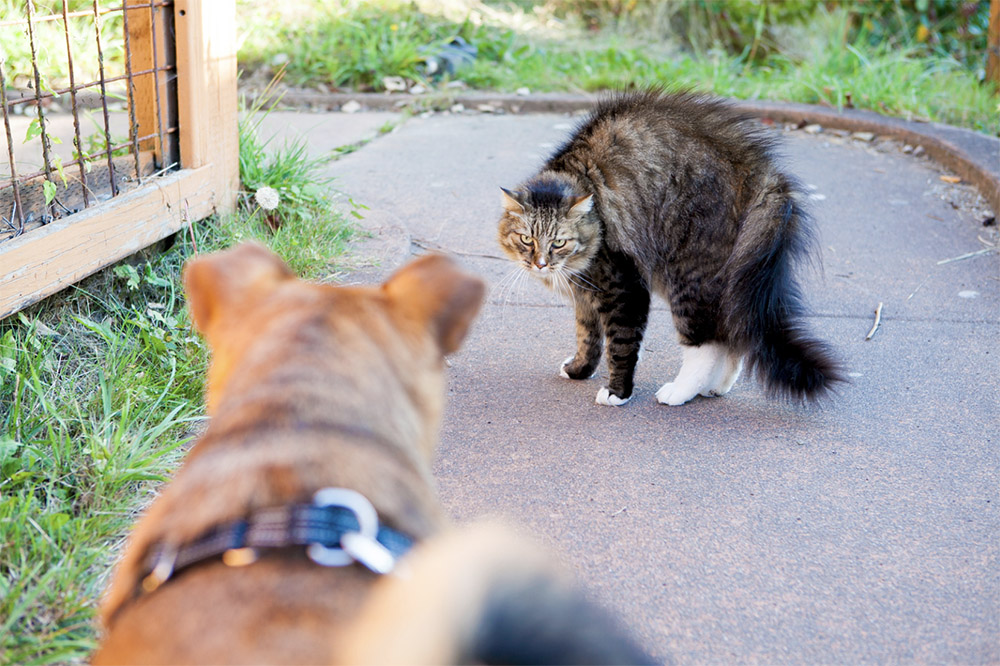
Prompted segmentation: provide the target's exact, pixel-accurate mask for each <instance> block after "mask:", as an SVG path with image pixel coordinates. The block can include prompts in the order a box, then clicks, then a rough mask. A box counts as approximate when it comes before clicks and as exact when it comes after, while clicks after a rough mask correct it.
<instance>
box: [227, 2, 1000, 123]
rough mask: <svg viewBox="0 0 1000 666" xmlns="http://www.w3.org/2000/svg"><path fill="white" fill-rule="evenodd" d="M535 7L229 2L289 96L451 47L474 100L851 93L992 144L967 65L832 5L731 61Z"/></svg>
mask: <svg viewBox="0 0 1000 666" xmlns="http://www.w3.org/2000/svg"><path fill="white" fill-rule="evenodd" d="M533 4H537V3H520V6H521V8H520V9H519V8H517V7H515V6H514V5H508V4H504V3H488V4H483V3H482V2H476V0H466V3H465V6H466V7H467V12H466V14H465V15H464V17H460V16H455V15H454V14H453V15H451V16H445V15H443V14H441V13H440V12H438V13H431V11H430V10H429V9H428V10H427V11H420V10H418V9H417V8H416V7H415V5H414V4H412V3H400V2H394V1H393V0H385V1H383V2H372V3H351V2H347V3H333V4H330V3H320V2H318V1H315V0H314V1H313V2H305V1H304V2H303V3H301V6H300V9H299V13H298V15H292V16H289V17H285V18H284V19H282V20H277V18H276V17H275V16H274V15H273V14H272V13H270V12H271V11H272V10H267V9H261V3H260V2H259V0H241V12H243V14H244V15H245V21H246V24H245V27H244V31H245V32H244V37H245V39H244V41H243V45H242V47H241V49H240V53H239V57H240V61H241V65H242V66H243V67H244V68H246V69H249V70H255V69H264V70H268V69H269V67H270V63H273V62H287V65H286V67H287V74H288V81H289V82H290V83H292V84H294V85H300V86H315V85H318V84H324V85H332V86H338V87H347V88H352V89H357V90H380V89H381V88H382V80H383V78H384V77H386V76H401V77H404V78H408V79H411V80H420V81H424V82H425V83H431V84H435V83H436V84H440V83H443V81H430V82H428V81H425V80H424V78H425V77H424V75H423V71H424V70H423V64H422V63H423V59H424V58H425V57H427V56H428V55H431V54H433V53H434V52H435V51H436V50H437V49H438V48H440V46H441V45H442V44H444V43H447V42H448V41H449V40H451V39H453V38H454V37H462V38H464V39H466V40H467V41H469V42H470V43H472V44H474V45H475V46H476V47H477V48H478V51H479V52H478V57H477V59H476V61H475V63H474V64H473V65H471V66H469V67H466V68H464V69H462V70H460V71H459V72H458V73H457V75H456V78H459V79H461V80H462V81H464V82H465V83H467V84H468V85H469V86H471V87H473V88H477V89H486V90H500V91H508V92H509V91H514V90H516V89H518V88H521V87H527V88H529V89H531V90H532V91H535V92H540V91H598V90H605V89H611V88H621V87H625V86H635V85H651V84H653V85H664V86H667V87H676V86H683V87H690V88H695V89H698V90H703V91H708V92H714V93H717V94H720V95H724V96H732V97H739V98H763V99H774V100H785V101H794V102H806V103H811V104H826V105H831V106H835V107H841V106H843V105H845V104H846V102H847V99H848V95H849V96H850V99H851V102H852V104H853V105H854V106H856V107H859V108H865V109H871V110H874V111H878V112H880V113H885V114H889V115H895V116H902V117H910V118H921V119H927V120H934V121H939V122H945V123H951V124H955V125H960V126H965V127H971V128H974V129H977V130H979V131H983V132H987V133H991V134H995V133H997V131H998V129H1000V125H998V122H1000V121H998V118H1000V114H998V97H997V95H996V93H995V91H994V90H993V88H992V87H991V86H989V85H982V84H980V82H979V79H978V77H977V72H976V71H975V68H972V67H970V66H968V65H966V64H964V63H963V62H962V61H959V60H957V59H956V58H954V57H952V56H950V55H948V54H947V53H944V52H942V51H941V50H936V51H935V50H929V49H928V48H926V46H925V45H923V44H921V43H918V42H917V41H916V39H915V38H914V39H910V40H908V41H907V40H906V39H905V38H903V37H899V36H897V37H895V38H894V39H892V40H883V41H882V42H878V43H874V44H873V43H872V42H873V40H872V38H871V33H870V32H866V31H857V30H854V29H852V25H853V23H851V21H852V20H853V15H852V14H851V13H850V12H849V11H848V10H847V9H845V8H843V7H842V8H840V9H836V8H835V9H832V10H827V9H825V8H824V7H823V6H817V7H816V8H815V10H814V11H813V12H812V13H811V14H810V15H809V18H808V20H807V21H800V22H798V23H792V24H790V25H788V26H783V28H784V29H783V30H782V31H781V35H782V39H781V42H782V44H781V45H780V47H779V46H778V45H776V44H775V43H773V42H774V39H771V40H769V41H768V43H767V48H764V47H763V46H762V47H761V48H759V49H755V48H754V47H753V46H752V44H753V42H754V40H753V37H752V35H751V37H750V38H749V39H748V40H747V45H746V46H745V47H744V48H743V50H742V51H740V52H739V53H733V52H731V51H726V50H724V49H722V48H707V49H697V48H692V47H691V46H690V45H686V46H685V47H684V48H682V45H679V44H677V43H670V42H668V41H665V40H663V39H659V40H657V39H653V38H652V37H651V36H650V35H651V33H650V31H648V30H647V31H641V32H637V31H636V30H635V26H634V25H633V24H632V23H629V22H628V21H626V20H625V18H623V17H619V18H618V19H617V20H616V21H608V22H607V23H608V24H609V27H606V28H605V29H603V30H601V31H599V32H582V31H581V30H580V29H578V28H574V26H573V23H572V22H566V21H562V22H559V21H554V20H553V19H549V20H547V21H542V20H535V19H534V18H533V17H534V16H535V15H534V14H532V13H530V12H529V11H527V10H528V9H530V7H531V6H532V5H533ZM581 4H584V3H581ZM598 4H599V3H598ZM620 4H621V3H620ZM661 4H662V3H661ZM744 4H752V3H746V2H745V3H744ZM423 6H425V7H430V5H429V4H428V3H426V2H425V3H424V5H423ZM637 6H638V5H637ZM643 6H646V5H643ZM782 6H784V5H782ZM661 13H662V12H661ZM667 18H669V17H667ZM651 20H652V19H651ZM663 20H666V19H663ZM751 23H752V21H751ZM663 29H666V28H663ZM635 34H642V35H644V37H643V38H642V39H635V38H634V37H632V35H635ZM706 34H708V33H706ZM775 39H776V38H775ZM751 54H754V57H753V58H751Z"/></svg>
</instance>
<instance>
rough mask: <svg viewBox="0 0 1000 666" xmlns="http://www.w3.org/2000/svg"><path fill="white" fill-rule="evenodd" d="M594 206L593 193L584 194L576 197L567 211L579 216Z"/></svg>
mask: <svg viewBox="0 0 1000 666" xmlns="http://www.w3.org/2000/svg"><path fill="white" fill-rule="evenodd" d="M593 207H594V195H593V194H585V195H583V196H582V197H577V198H576V201H574V202H573V205H572V206H570V207H569V212H570V214H571V215H579V216H580V217H582V216H584V215H586V214H587V213H589V212H590V209H591V208H593Z"/></svg>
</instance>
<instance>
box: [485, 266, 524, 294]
mask: <svg viewBox="0 0 1000 666" xmlns="http://www.w3.org/2000/svg"><path fill="white" fill-rule="evenodd" d="M521 270H522V269H521V267H520V266H514V268H512V269H510V271H508V272H507V273H506V274H505V275H504V276H503V277H502V278H500V279H499V280H498V281H497V282H496V284H494V285H493V287H492V288H491V289H490V298H495V299H496V300H498V301H502V300H503V295H504V291H505V290H507V289H509V288H510V286H511V284H512V283H513V282H514V280H515V279H516V278H517V277H518V273H520V271H521Z"/></svg>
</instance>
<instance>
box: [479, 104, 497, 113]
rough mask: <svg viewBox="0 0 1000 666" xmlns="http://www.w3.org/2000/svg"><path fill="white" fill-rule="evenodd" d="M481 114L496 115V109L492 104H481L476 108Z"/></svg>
mask: <svg viewBox="0 0 1000 666" xmlns="http://www.w3.org/2000/svg"><path fill="white" fill-rule="evenodd" d="M476 109H477V110H478V111H479V112H480V113H496V111H497V110H496V107H495V106H493V105H492V104H480V105H479V106H477V107H476Z"/></svg>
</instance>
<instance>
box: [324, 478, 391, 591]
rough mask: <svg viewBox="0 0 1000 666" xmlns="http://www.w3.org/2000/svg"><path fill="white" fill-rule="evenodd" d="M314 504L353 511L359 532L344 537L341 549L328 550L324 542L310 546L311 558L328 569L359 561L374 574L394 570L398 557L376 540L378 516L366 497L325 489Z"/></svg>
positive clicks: (349, 491)
mask: <svg viewBox="0 0 1000 666" xmlns="http://www.w3.org/2000/svg"><path fill="white" fill-rule="evenodd" d="M313 504H315V505H316V506H320V507H324V506H339V507H343V508H345V509H348V510H350V511H351V512H353V513H354V517H355V518H356V519H357V521H358V531H357V532H348V533H346V534H344V535H343V536H341V538H340V545H341V547H340V548H328V547H326V546H324V545H323V544H321V543H311V544H309V546H308V548H307V549H306V554H307V555H308V556H309V559H311V560H312V561H313V562H315V563H316V564H320V565H322V566H325V567H344V566H347V565H349V564H354V563H355V562H359V563H361V564H363V565H365V566H366V567H368V568H369V569H371V570H372V571H374V572H375V573H387V572H388V571H391V570H392V567H393V564H394V563H395V558H394V557H393V556H392V553H390V552H389V551H388V550H387V549H386V548H385V546H383V545H382V544H380V543H379V542H378V541H377V540H376V537H377V536H378V513H376V511H375V507H374V506H372V503H371V502H369V501H368V499H367V498H366V497H365V496H364V495H362V494H361V493H359V492H357V491H354V490H350V489H349V488H323V489H322V490H320V491H318V492H317V493H316V494H315V495H314V496H313Z"/></svg>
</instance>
